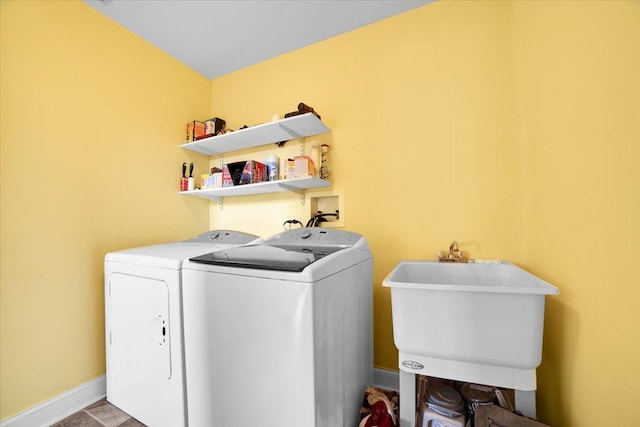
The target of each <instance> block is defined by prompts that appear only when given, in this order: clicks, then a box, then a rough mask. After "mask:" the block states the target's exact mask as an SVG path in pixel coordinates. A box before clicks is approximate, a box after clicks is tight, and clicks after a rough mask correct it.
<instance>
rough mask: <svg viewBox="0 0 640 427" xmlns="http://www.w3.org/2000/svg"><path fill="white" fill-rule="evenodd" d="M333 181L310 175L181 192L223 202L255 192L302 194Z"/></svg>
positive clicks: (326, 185)
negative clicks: (228, 198) (225, 198)
mask: <svg viewBox="0 0 640 427" xmlns="http://www.w3.org/2000/svg"><path fill="white" fill-rule="evenodd" d="M329 186H331V183H330V182H329V181H325V180H324V179H320V178H315V177H312V176H308V177H305V178H295V179H281V180H278V181H268V182H259V183H257V184H245V185H237V186H234V187H222V188H209V189H204V190H192V191H181V192H180V194H184V195H190V196H199V197H204V198H206V199H210V200H215V201H216V202H219V203H220V202H222V198H223V197H232V196H249V195H255V194H266V193H278V192H283V191H292V192H294V193H298V194H302V193H303V192H304V190H308V189H310V188H321V187H329Z"/></svg>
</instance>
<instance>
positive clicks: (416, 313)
mask: <svg viewBox="0 0 640 427" xmlns="http://www.w3.org/2000/svg"><path fill="white" fill-rule="evenodd" d="M383 286H385V287H389V288H391V301H392V302H391V305H392V316H393V335H394V342H395V345H396V347H397V348H398V350H399V356H400V361H399V367H400V369H401V370H404V371H406V372H411V373H419V374H424V375H431V376H437V377H442V378H451V379H458V380H462V381H469V382H478V383H484V384H493V385H497V386H502V387H509V388H515V389H519V390H535V388H536V379H535V369H536V368H537V367H538V366H539V365H540V362H541V359H542V333H543V325H544V302H545V295H557V294H558V289H557V288H556V287H555V286H552V285H550V284H549V283H547V282H545V281H543V280H541V279H539V278H538V277H536V276H534V275H532V274H530V273H528V272H526V271H524V270H522V269H521V268H519V267H516V266H515V265H513V264H511V263H509V262H504V261H490V262H472V263H440V262H436V261H402V262H400V263H399V264H398V265H397V266H396V267H395V268H394V269H393V271H391V273H390V274H389V275H388V276H387V278H386V279H385V280H384V282H383Z"/></svg>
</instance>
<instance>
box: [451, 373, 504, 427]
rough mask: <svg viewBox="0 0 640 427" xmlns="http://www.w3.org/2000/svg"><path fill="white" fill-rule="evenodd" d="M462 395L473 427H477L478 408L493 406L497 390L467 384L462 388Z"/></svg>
mask: <svg viewBox="0 0 640 427" xmlns="http://www.w3.org/2000/svg"><path fill="white" fill-rule="evenodd" d="M460 393H461V394H462V397H463V398H464V400H465V401H466V402H467V415H469V420H470V422H471V427H474V426H475V420H474V419H473V418H474V415H475V413H476V409H477V408H478V406H484V405H493V402H494V401H495V400H496V393H495V389H494V388H493V387H490V386H486V385H481V384H472V383H465V384H463V385H462V387H460Z"/></svg>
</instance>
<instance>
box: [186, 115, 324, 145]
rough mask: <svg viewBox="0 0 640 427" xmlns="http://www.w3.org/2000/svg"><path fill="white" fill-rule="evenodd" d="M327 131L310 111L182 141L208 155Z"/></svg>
mask: <svg viewBox="0 0 640 427" xmlns="http://www.w3.org/2000/svg"><path fill="white" fill-rule="evenodd" d="M325 132H329V128H328V127H326V126H325V125H324V123H322V122H321V121H320V120H319V119H318V118H317V117H316V116H314V115H313V114H312V113H307V114H302V115H299V116H293V117H288V118H286V119H282V120H276V121H273V122H269V123H263V124H260V125H256V126H252V127H249V128H245V129H240V130H237V131H234V132H229V133H225V134H222V135H217V136H211V137H209V138H204V139H200V140H198V141H194V142H188V143H186V144H182V145H181V147H182V148H184V149H187V150H191V151H195V152H198V153H202V154H206V155H209V156H215V155H219V154H223V153H227V152H229V151H236V150H243V149H245V148H251V147H258V146H260V145H266V144H270V143H275V142H281V141H289V140H291V139H297V138H303V137H305V136H312V135H318V134H321V133H325Z"/></svg>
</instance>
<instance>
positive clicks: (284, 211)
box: [211, 1, 640, 427]
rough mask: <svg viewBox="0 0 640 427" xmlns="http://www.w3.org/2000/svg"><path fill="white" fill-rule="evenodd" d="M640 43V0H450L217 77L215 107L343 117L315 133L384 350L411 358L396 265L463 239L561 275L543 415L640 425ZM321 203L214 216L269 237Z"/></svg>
mask: <svg viewBox="0 0 640 427" xmlns="http://www.w3.org/2000/svg"><path fill="white" fill-rule="evenodd" d="M639 51H640V2H637V1H621V2H577V1H570V2H538V1H536V2H527V1H518V2H443V1H440V2H437V3H435V4H432V5H429V6H426V7H423V8H421V9H418V10H415V11H412V12H409V13H406V14H403V15H400V16H397V17H394V18H391V19H388V20H385V21H383V22H380V23H377V24H374V25H372V26H368V27H365V28H362V29H359V30H356V31H353V32H351V33H348V34H344V35H341V36H339V37H335V38H333V39H330V40H327V41H325V42H322V43H318V44H316V45H313V46H310V47H307V48H304V49H301V50H298V51H296V52H292V53H290V54H287V55H283V56H281V57H278V58H275V59H273V60H270V61H266V62H264V63H261V64H258V65H256V66H253V67H248V68H246V69H244V70H240V71H238V72H235V73H232V74H229V75H227V76H224V77H221V78H218V79H215V80H213V84H212V91H213V92H212V94H213V96H212V114H214V115H219V116H220V117H224V118H226V119H227V121H228V122H230V124H231V125H232V127H234V128H237V127H239V126H241V125H242V124H255V123H259V122H262V121H266V120H269V117H270V116H271V114H273V113H283V112H286V111H291V110H294V109H295V106H296V104H297V103H298V102H299V101H304V102H306V103H308V104H310V105H312V106H314V107H316V108H317V109H318V111H319V113H320V114H321V115H322V118H323V121H324V122H325V123H327V125H328V126H329V127H330V128H331V129H332V133H331V134H330V135H329V136H326V135H325V136H321V137H313V138H308V139H312V140H314V139H316V140H320V141H321V142H328V143H330V144H331V145H332V149H331V152H330V154H331V158H330V159H331V166H332V173H333V176H332V181H333V182H334V187H335V188H339V189H343V190H344V193H345V199H346V200H345V216H346V228H347V229H349V230H353V231H358V232H361V233H363V234H365V236H366V237H367V239H368V240H369V242H370V244H371V247H372V249H373V252H374V256H375V264H376V265H375V278H374V282H375V283H374V287H375V363H376V365H377V366H379V367H383V368H389V369H395V368H396V366H397V354H396V350H395V347H394V345H393V338H392V330H391V312H390V302H389V293H388V292H387V290H385V289H383V288H382V287H381V286H380V284H381V282H382V280H383V279H384V277H385V275H386V274H387V273H388V272H389V271H390V270H391V269H392V268H393V266H394V265H395V264H396V263H397V262H398V260H400V259H419V258H428V259H433V258H435V256H436V254H437V251H438V250H440V249H444V248H446V246H447V245H448V243H449V242H450V241H451V240H452V239H457V240H458V241H459V242H460V245H461V246H462V248H463V249H465V250H468V251H469V253H470V255H471V256H472V257H475V258H495V259H508V260H510V261H512V262H515V263H517V264H519V265H521V266H522V267H524V268H526V269H528V270H530V271H531V272H533V273H535V274H537V275H539V276H541V277H542V278H544V279H546V280H548V281H550V282H551V283H553V284H555V285H557V286H558V287H559V288H560V292H561V294H560V296H558V297H548V298H547V304H548V305H547V316H546V330H545V348H544V353H543V362H542V365H541V367H540V368H539V370H538V372H539V374H538V402H539V404H538V410H539V418H540V419H541V420H543V421H545V422H547V423H549V424H551V425H553V426H563V427H564V426H576V427H577V426H580V427H583V426H597V425H607V423H608V422H610V420H611V419H612V417H615V419H617V420H618V421H620V423H621V424H624V425H635V424H637V423H638V422H640V408H639V407H638V405H637V404H636V403H635V401H636V400H637V397H638V396H639V395H640V375H639V372H638V369H639V368H638V364H637V362H636V360H638V359H640V329H638V327H637V325H638V324H640V314H639V312H638V310H637V309H634V308H635V306H636V305H637V303H636V300H637V299H638V297H640V287H638V279H637V278H638V277H639V276H640V271H639V267H638V266H639V265H640V263H638V262H636V261H635V260H634V258H635V254H636V253H638V252H640V221H638V218H640V190H639V185H640V179H639V178H640V177H639V176H638V166H637V165H638V161H639V160H640V156H639V152H638V151H639V148H638V141H640V128H639V126H640V125H638V123H640V114H639V113H638V112H639V111H640V77H639V76H640V63H639V58H640V57H639V56H638V52H639ZM289 144H291V143H289ZM293 145H294V146H293V147H290V148H287V149H282V150H280V152H281V153H283V154H286V153H289V152H295V151H296V150H297V145H295V144H293ZM307 145H308V143H307ZM271 152H278V150H276V149H275V148H274V147H267V149H264V150H255V151H245V152H242V153H238V154H234V155H233V156H229V157H227V158H226V160H237V159H240V158H244V159H247V158H254V159H256V160H261V159H264V158H265V157H266V155H267V154H269V153H271ZM283 154H281V155H283ZM217 161H218V159H215V160H214V164H215V163H217ZM256 207H258V209H256ZM257 213H258V215H260V217H261V218H262V220H259V221H257V220H256V214H257ZM305 215H306V209H305V208H302V207H300V206H299V204H298V199H297V198H296V197H292V196H281V195H277V196H272V197H269V196H259V197H251V198H242V199H236V200H225V202H224V210H220V209H219V208H218V206H217V205H215V204H212V206H211V226H212V227H218V226H228V227H232V228H233V227H243V228H247V229H249V230H250V231H253V232H255V233H258V234H261V235H264V236H268V235H270V234H273V233H275V232H277V231H280V230H281V223H282V221H283V220H284V219H285V218H286V217H301V219H302V220H306V219H307V218H308V217H307V216H305ZM613 414H615V415H613Z"/></svg>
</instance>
